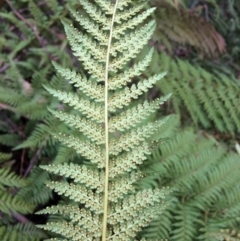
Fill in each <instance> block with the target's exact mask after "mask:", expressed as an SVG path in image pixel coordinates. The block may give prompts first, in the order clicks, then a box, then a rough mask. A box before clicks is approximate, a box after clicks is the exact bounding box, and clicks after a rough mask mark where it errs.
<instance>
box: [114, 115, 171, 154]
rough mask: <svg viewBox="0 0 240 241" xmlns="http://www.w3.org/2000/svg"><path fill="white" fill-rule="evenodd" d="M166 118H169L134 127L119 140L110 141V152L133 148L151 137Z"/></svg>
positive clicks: (117, 152) (116, 152)
mask: <svg viewBox="0 0 240 241" xmlns="http://www.w3.org/2000/svg"><path fill="white" fill-rule="evenodd" d="M166 120H167V118H165V119H163V120H161V121H157V122H156V123H149V124H146V125H144V126H143V127H139V128H136V129H133V130H131V131H130V132H129V133H127V134H123V135H122V136H121V137H120V138H119V139H118V140H115V141H112V142H110V153H111V154H112V155H118V154H119V153H120V152H122V151H129V150H131V149H133V148H134V147H135V146H138V145H139V144H140V143H141V142H143V141H144V140H145V139H147V138H149V137H150V136H151V135H152V134H153V133H154V132H155V131H156V130H158V129H159V128H160V127H161V126H162V125H163V124H164V123H165V122H166Z"/></svg>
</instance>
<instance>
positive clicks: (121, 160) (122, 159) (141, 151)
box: [109, 142, 151, 178]
mask: <svg viewBox="0 0 240 241" xmlns="http://www.w3.org/2000/svg"><path fill="white" fill-rule="evenodd" d="M150 154H151V152H150V148H149V146H148V144H147V143H145V142H143V143H142V144H141V146H140V147H139V146H137V147H135V148H134V149H133V150H131V151H129V152H127V153H125V154H123V155H121V156H118V157H116V158H115V159H113V160H112V162H111V163H110V171H111V172H110V174H109V176H110V177H111V178H114V177H116V176H118V175H122V174H124V173H126V172H130V171H131V170H134V169H137V166H138V165H141V164H142V163H143V161H144V160H146V159H147V157H146V155H150Z"/></svg>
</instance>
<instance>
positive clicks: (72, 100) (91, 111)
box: [45, 86, 103, 123]
mask: <svg viewBox="0 0 240 241" xmlns="http://www.w3.org/2000/svg"><path fill="white" fill-rule="evenodd" d="M45 89H46V90H47V91H48V92H49V93H50V94H52V95H53V96H55V97H57V98H58V99H59V100H60V101H63V102H64V103H66V104H68V105H69V106H73V107H74V109H77V110H78V111H81V112H82V113H83V114H84V115H86V116H87V117H88V118H90V119H92V120H94V121H96V122H97V123H102V121H103V108H102V107H101V106H99V105H97V104H94V103H91V102H90V101H88V100H83V99H79V98H78V96H77V95H76V94H73V93H71V92H69V93H67V92H64V91H60V90H57V91H56V90H54V89H52V88H49V87H46V86H45Z"/></svg>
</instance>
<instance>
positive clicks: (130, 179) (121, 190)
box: [109, 171, 140, 203]
mask: <svg viewBox="0 0 240 241" xmlns="http://www.w3.org/2000/svg"><path fill="white" fill-rule="evenodd" d="M139 177H140V173H139V174H138V173H136V172H134V171H133V172H131V173H130V174H126V175H124V176H122V177H120V178H118V179H116V180H113V181H112V182H111V184H110V186H109V200H110V201H111V202H115V203H117V202H118V201H119V200H120V199H122V198H123V197H124V196H126V194H128V193H131V192H133V183H135V182H136V181H137V180H138V179H139Z"/></svg>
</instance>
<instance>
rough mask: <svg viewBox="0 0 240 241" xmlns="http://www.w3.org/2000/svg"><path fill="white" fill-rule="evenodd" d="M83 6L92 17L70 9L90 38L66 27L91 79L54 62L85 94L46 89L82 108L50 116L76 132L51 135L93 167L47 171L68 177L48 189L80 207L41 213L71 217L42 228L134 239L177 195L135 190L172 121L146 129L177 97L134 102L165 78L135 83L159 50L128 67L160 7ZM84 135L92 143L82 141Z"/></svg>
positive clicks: (68, 235)
mask: <svg viewBox="0 0 240 241" xmlns="http://www.w3.org/2000/svg"><path fill="white" fill-rule="evenodd" d="M80 4H81V5H82V7H83V8H84V10H85V12H86V13H87V14H85V15H84V16H81V15H80V14H79V13H78V12H77V11H76V10H75V8H73V7H69V10H70V12H71V14H72V15H73V16H74V17H75V19H76V20H77V21H78V22H79V24H80V25H81V26H82V27H83V28H84V29H85V30H86V32H87V33H79V30H78V29H76V28H74V26H73V25H72V24H69V23H68V21H63V25H64V28H65V32H66V34H67V38H68V40H69V42H70V45H71V47H72V50H73V53H74V55H75V56H76V57H78V58H79V60H80V61H81V63H82V64H83V66H84V68H85V70H86V71H87V72H88V74H89V75H90V77H89V78H86V77H84V76H82V75H81V74H80V73H76V72H75V71H72V70H69V69H65V68H63V67H62V66H60V65H58V64H56V63H54V66H55V68H56V70H57V72H58V73H59V74H60V75H61V76H62V77H63V78H66V79H68V80H69V82H70V83H71V84H73V85H74V86H75V87H76V88H77V89H78V91H77V92H69V91H62V90H61V89H60V90H59V89H56V87H54V86H49V85H45V86H44V87H45V89H46V90H47V91H48V92H49V93H50V94H51V95H53V96H55V97H57V98H58V99H59V100H60V101H61V102H63V103H65V104H67V105H68V106H71V107H72V108H73V109H75V111H74V112H75V113H74V114H72V113H70V112H66V111H61V112H59V111H58V110H57V111H55V110H52V109H50V111H51V112H52V113H53V114H54V116H55V117H56V118H57V119H59V120H60V121H62V122H64V123H65V124H67V125H68V126H69V129H70V130H71V131H70V132H69V131H65V132H62V131H61V132H60V131H56V130H55V131H54V130H50V132H51V133H52V134H53V136H54V137H55V138H56V139H57V140H59V141H60V142H61V143H62V144H63V145H65V146H67V149H65V150H64V149H62V151H64V153H68V152H69V151H70V150H74V152H76V153H78V154H79V155H81V156H82V157H83V158H85V159H87V160H88V161H89V164H88V165H79V164H76V163H71V164H66V163H63V164H53V165H50V166H42V168H43V169H45V170H47V171H48V172H50V173H54V174H57V175H60V176H62V177H63V179H60V180H58V181H54V182H48V183H47V186H48V187H49V188H51V189H53V190H55V191H56V192H57V193H58V194H60V195H64V196H66V197H67V198H68V199H70V200H72V201H73V202H70V204H69V205H67V204H63V205H58V206H53V207H50V208H47V209H44V210H42V211H40V212H38V213H39V214H55V213H58V214H61V215H63V217H65V218H64V219H63V220H65V221H58V222H50V223H48V225H39V227H41V228H43V229H45V230H49V231H53V232H55V233H57V234H59V235H60V236H62V237H64V238H65V240H76V239H77V240H100V239H101V240H103V241H105V240H124V241H126V240H133V239H134V238H135V237H136V234H137V233H138V232H139V231H140V230H141V228H142V227H144V226H146V225H147V224H148V223H149V222H150V221H152V220H153V219H155V218H156V217H157V216H159V215H160V214H161V212H162V211H163V210H164V209H165V207H166V204H165V203H164V201H163V199H164V198H165V196H166V195H167V194H168V192H169V191H168V189H164V188H162V189H159V188H147V189H143V190H139V191H136V189H135V187H134V184H135V183H136V182H137V181H138V180H139V178H141V173H140V171H139V170H138V169H139V167H138V166H139V165H140V164H142V163H143V161H144V160H145V159H146V156H147V155H149V154H150V153H151V148H152V146H153V145H154V144H155V142H157V140H158V139H160V138H161V137H160V138H157V137H156V135H155V136H154V134H155V133H156V130H158V129H160V128H161V126H163V125H164V123H165V122H166V120H167V119H162V120H157V121H155V122H154V123H145V122H147V118H148V117H149V116H151V114H152V113H154V112H155V111H156V109H157V108H158V107H159V105H160V104H163V103H164V102H165V101H166V100H167V99H168V98H169V97H170V95H167V96H166V97H163V98H161V99H157V100H155V101H154V102H152V103H148V102H147V101H145V102H144V103H143V104H136V103H135V102H134V101H133V100H135V99H138V97H139V96H140V95H142V94H143V93H144V92H147V90H148V89H149V88H151V87H153V85H154V84H155V83H156V82H157V81H158V80H160V79H162V78H163V77H164V76H165V73H163V74H156V75H154V76H152V77H149V78H148V79H144V80H143V81H139V82H138V83H137V84H131V80H132V78H133V77H135V76H139V75H141V73H142V72H143V71H144V70H145V69H146V67H147V66H148V64H149V62H150V60H151V56H152V53H153V51H152V50H150V52H149V53H148V55H147V56H146V57H145V58H143V59H142V60H141V61H139V63H137V64H136V65H134V66H133V68H130V69H129V68H127V64H128V63H129V61H130V60H132V59H134V58H135V57H136V56H137V55H138V54H139V52H140V51H141V49H142V48H143V46H144V45H146V44H147V42H148V40H149V39H150V37H151V35H152V33H153V31H154V29H155V22H154V21H150V22H149V23H147V19H148V18H149V16H150V15H151V14H152V13H153V11H154V8H150V9H148V10H144V4H140V5H139V6H132V5H131V1H128V0H122V1H118V0H117V1H115V2H114V3H111V2H108V1H103V0H97V1H96V3H95V4H93V3H91V2H88V1H86V0H80ZM81 93H84V94H81ZM130 104H131V108H130V107H129V106H130ZM131 120H133V121H131ZM73 130H74V131H73ZM79 131H80V133H82V134H81V135H84V136H85V138H82V137H80V134H79ZM153 136H154V139H153V140H152V141H151V138H153ZM137 150H139V151H137ZM64 155H65V154H64ZM58 162H59V161H58ZM126 167H127V168H126ZM66 179H67V180H68V181H67V180H66ZM80 204H81V205H80Z"/></svg>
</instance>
